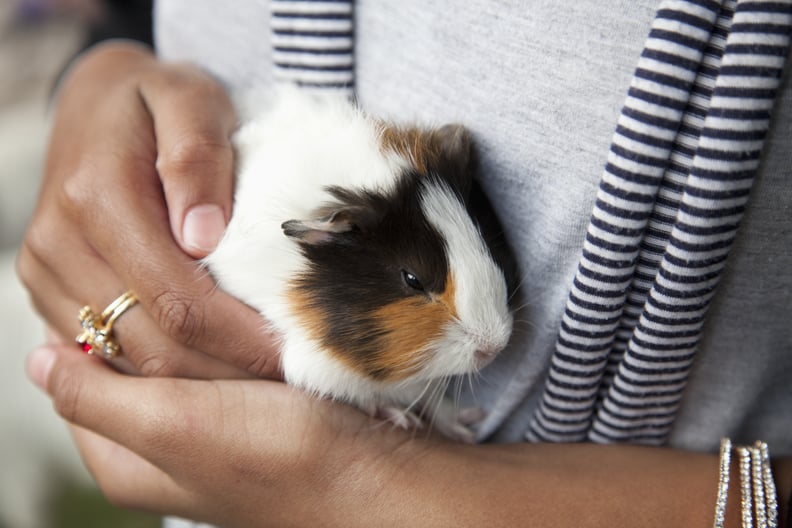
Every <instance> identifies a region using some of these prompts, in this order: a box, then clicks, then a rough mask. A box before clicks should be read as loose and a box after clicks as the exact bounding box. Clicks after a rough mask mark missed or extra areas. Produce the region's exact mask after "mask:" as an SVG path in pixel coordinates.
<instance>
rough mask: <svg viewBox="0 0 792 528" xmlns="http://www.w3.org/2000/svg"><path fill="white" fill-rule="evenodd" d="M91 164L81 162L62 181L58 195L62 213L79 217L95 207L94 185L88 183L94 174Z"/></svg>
mask: <svg viewBox="0 0 792 528" xmlns="http://www.w3.org/2000/svg"><path fill="white" fill-rule="evenodd" d="M92 165H93V164H92V163H90V162H88V161H86V160H83V161H82V163H81V165H80V166H79V167H78V168H77V170H75V171H74V172H73V173H71V175H70V176H69V177H67V178H65V179H64V181H63V184H62V185H61V191H60V192H59V193H58V203H59V205H60V207H61V209H63V210H64V211H66V212H67V213H70V214H71V215H72V216H77V217H79V216H80V212H85V211H88V210H91V208H92V206H95V205H96V203H95V198H96V197H95V193H94V192H93V189H94V188H95V183H96V182H92V181H90V178H91V176H92V174H94V173H95V172H96V169H95V168H94V167H93V166H92Z"/></svg>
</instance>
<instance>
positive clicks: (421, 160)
mask: <svg viewBox="0 0 792 528" xmlns="http://www.w3.org/2000/svg"><path fill="white" fill-rule="evenodd" d="M380 144H381V146H382V150H383V151H385V152H388V151H390V152H395V153H396V154H399V155H400V156H403V157H404V158H406V159H408V160H410V161H411V162H412V164H413V165H414V166H415V168H416V169H417V170H418V171H419V172H420V173H421V174H426V173H427V172H428V170H429V167H431V166H433V165H435V164H437V161H438V159H439V158H440V155H441V154H440V151H439V149H438V145H437V142H436V141H434V138H433V135H432V131H428V130H425V129H421V128H417V127H395V126H385V125H381V134H380Z"/></svg>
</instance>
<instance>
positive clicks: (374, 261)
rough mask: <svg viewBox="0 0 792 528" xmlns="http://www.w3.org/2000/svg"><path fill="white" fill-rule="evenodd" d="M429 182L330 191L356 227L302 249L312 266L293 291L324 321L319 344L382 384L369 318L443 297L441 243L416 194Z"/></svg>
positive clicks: (378, 347) (378, 333) (380, 335)
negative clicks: (413, 281)
mask: <svg viewBox="0 0 792 528" xmlns="http://www.w3.org/2000/svg"><path fill="white" fill-rule="evenodd" d="M430 181H431V178H427V177H425V176H422V175H419V174H416V173H408V174H404V175H403V176H402V177H401V178H400V179H399V182H398V184H397V185H396V188H395V190H394V191H393V192H391V193H389V194H388V195H383V194H378V193H373V192H366V191H355V190H349V189H342V188H338V187H334V188H330V189H328V192H329V193H330V194H331V195H332V196H333V197H334V198H335V200H337V203H336V204H334V205H333V207H340V208H341V209H345V210H350V211H355V213H353V223H354V216H355V215H361V217H360V222H359V225H357V224H356V225H355V228H353V229H351V230H349V231H346V232H342V233H334V234H333V235H332V237H331V238H330V240H329V241H325V242H322V243H319V244H308V243H300V246H301V249H302V252H303V254H304V255H305V257H306V259H307V260H308V262H310V266H309V271H307V272H306V273H304V274H303V275H302V276H300V277H299V278H298V279H297V280H296V287H297V288H298V289H299V290H301V291H302V292H303V293H306V294H307V297H308V298H309V299H310V301H309V306H310V308H311V309H312V310H316V311H319V312H320V313H322V314H323V322H324V323H325V324H326V327H327V334H326V335H325V336H324V341H325V344H326V345H327V346H329V347H330V348H331V349H333V350H336V351H341V352H342V353H344V354H348V355H349V358H350V359H351V360H352V361H353V362H354V364H356V365H361V366H362V367H363V369H364V371H365V372H366V374H367V375H369V376H370V377H372V378H374V379H387V378H388V377H389V376H390V375H391V374H392V373H391V372H388V371H387V370H386V369H383V368H382V366H381V363H380V362H378V358H379V356H380V355H381V354H382V341H383V339H384V338H385V330H384V329H383V328H381V326H380V325H379V324H378V323H377V321H376V320H375V319H374V317H373V314H374V313H375V312H376V311H377V309H379V308H382V307H384V306H387V305H389V304H392V303H394V302H396V301H399V300H402V299H405V298H408V297H413V296H415V297H418V298H421V299H425V300H426V302H430V301H429V299H428V297H427V295H428V294H429V293H434V294H441V293H443V292H444V291H445V288H446V280H447V277H448V270H449V263H448V258H447V255H446V249H445V242H444V240H443V237H442V236H441V234H440V233H438V232H437V230H436V229H434V227H432V226H431V224H429V222H428V221H427V219H426V217H425V216H424V214H423V211H422V210H421V204H420V196H421V191H422V189H423V188H424V187H425V186H426V185H427V184H428V183H429V182H430ZM324 212H325V211H323V213H324ZM402 270H406V271H408V272H409V273H412V274H413V275H415V276H416V277H417V278H418V279H419V280H420V281H421V284H422V285H423V287H424V290H425V291H424V292H420V291H416V290H414V289H412V288H410V287H409V286H408V285H406V284H405V282H404V278H403V274H402ZM404 352H405V353H407V354H408V353H409V352H411V351H404Z"/></svg>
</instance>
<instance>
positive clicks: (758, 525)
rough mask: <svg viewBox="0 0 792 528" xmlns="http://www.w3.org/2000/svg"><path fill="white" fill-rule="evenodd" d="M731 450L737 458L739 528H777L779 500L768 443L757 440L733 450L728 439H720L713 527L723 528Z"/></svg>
mask: <svg viewBox="0 0 792 528" xmlns="http://www.w3.org/2000/svg"><path fill="white" fill-rule="evenodd" d="M732 451H735V452H736V453H737V458H738V468H739V474H740V492H741V497H740V507H741V514H742V527H743V528H778V497H777V494H776V486H775V481H774V480H773V472H772V470H771V468H770V454H769V450H768V447H767V444H766V443H764V442H761V441H757V442H756V443H755V444H754V445H753V446H735V447H732V443H731V440H729V439H728V438H724V439H722V440H721V447H720V468H719V472H718V497H717V500H716V502H715V520H714V523H713V526H714V528H723V524H724V521H725V517H726V503H727V502H728V494H729V472H730V469H731V458H732V456H731V455H732ZM754 521H755V523H754Z"/></svg>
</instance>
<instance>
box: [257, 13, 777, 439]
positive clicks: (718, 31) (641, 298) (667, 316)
mask: <svg viewBox="0 0 792 528" xmlns="http://www.w3.org/2000/svg"><path fill="white" fill-rule="evenodd" d="M790 28H792V0H776V1H767V0H664V1H663V2H662V3H661V5H660V8H659V10H658V11H657V15H656V17H655V19H654V22H653V24H652V28H651V31H650V33H649V36H648V39H647V41H646V45H645V47H644V50H643V52H642V54H641V56H640V59H639V61H638V66H637V68H636V69H635V73H634V76H633V79H632V82H631V85H630V88H629V91H628V94H627V98H626V101H625V103H624V107H623V109H622V111H621V115H620V117H619V120H618V123H617V127H616V131H615V133H614V136H613V140H612V143H611V147H610V151H609V152H608V158H607V163H606V166H605V170H604V173H603V175H602V179H601V181H600V186H599V190H598V193H597V199H596V203H595V206H594V210H593V212H592V215H591V220H590V224H589V227H588V231H587V234H586V238H585V241H584V244H583V252H582V255H581V258H580V263H579V265H578V269H577V273H576V275H575V277H574V280H573V284H572V287H571V291H570V293H569V298H568V300H567V304H566V309H565V311H564V314H563V318H562V322H561V327H560V329H559V335H558V339H557V342H556V348H555V350H554V353H553V356H552V360H551V366H550V371H549V373H548V377H547V381H546V385H545V388H544V393H543V395H542V399H541V403H540V405H539V407H538V409H537V411H536V413H535V416H534V419H533V421H532V423H531V426H530V430H529V431H528V433H527V438H528V439H529V440H532V441H552V442H573V441H583V440H589V441H594V442H635V443H647V444H663V443H665V441H666V440H667V437H668V434H669V432H670V430H671V427H672V425H673V421H674V417H675V416H676V413H677V410H678V408H679V403H680V400H681V398H682V394H683V392H684V389H685V385H686V382H687V379H688V375H689V372H690V368H691V365H692V364H693V361H694V358H695V354H696V350H697V347H698V344H699V342H700V340H701V333H702V328H703V324H704V320H705V316H706V313H707V309H708V307H709V304H710V301H711V299H712V297H713V295H714V294H715V290H716V286H717V284H718V280H719V277H720V274H721V272H722V270H723V268H724V266H725V263H726V259H727V256H728V253H729V250H730V248H731V246H732V242H733V241H734V239H735V236H736V233H737V229H738V226H739V223H740V219H741V218H742V215H743V212H744V211H745V207H746V203H747V200H748V196H749V193H750V190H751V186H752V184H753V180H754V176H755V174H756V171H757V169H758V166H759V162H760V156H761V150H762V146H763V143H764V138H765V135H766V133H767V130H768V128H769V124H770V117H771V113H772V108H773V104H774V101H775V97H776V92H777V90H778V87H779V84H780V79H781V75H782V71H783V67H784V63H785V60H786V56H787V53H788V51H789V41H790ZM272 44H273V62H274V73H275V78H276V80H279V81H286V82H291V83H296V84H298V85H300V86H304V87H306V88H309V89H336V90H341V91H343V92H344V93H347V94H348V95H350V96H351V95H352V93H353V88H354V65H353V19H352V0H272Z"/></svg>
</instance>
